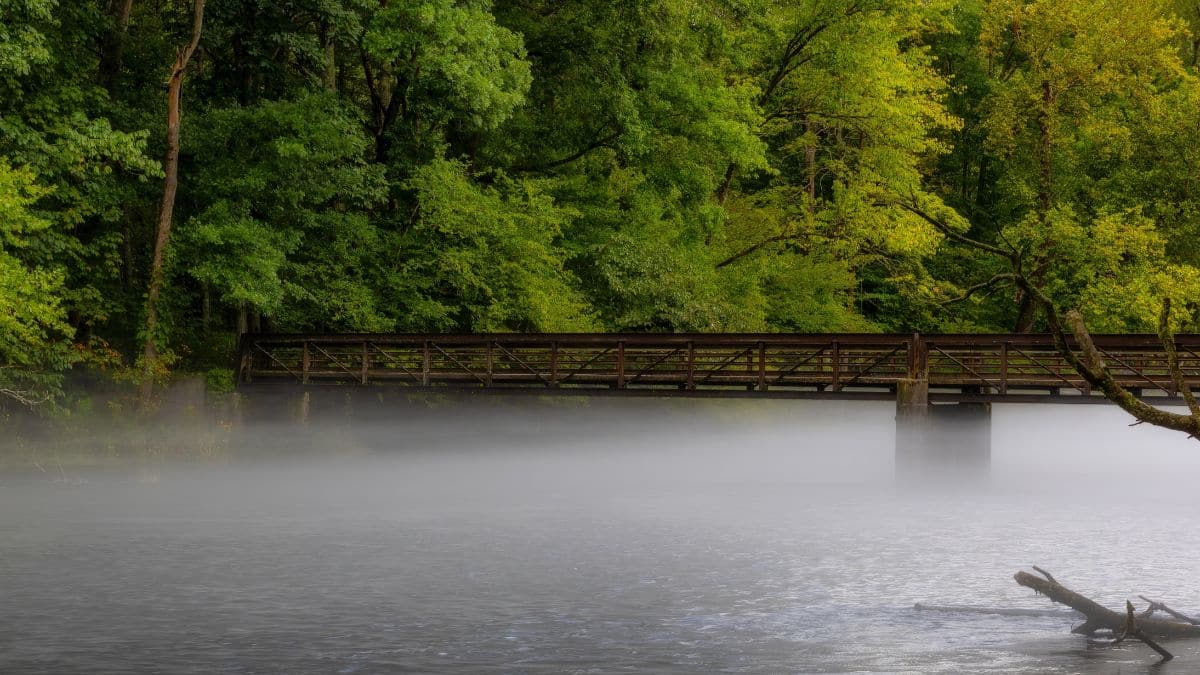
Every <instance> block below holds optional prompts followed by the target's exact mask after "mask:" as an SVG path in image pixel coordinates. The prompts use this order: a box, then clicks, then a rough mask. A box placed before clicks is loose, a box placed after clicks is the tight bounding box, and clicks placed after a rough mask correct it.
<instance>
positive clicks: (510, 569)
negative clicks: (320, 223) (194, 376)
mask: <svg viewBox="0 0 1200 675" xmlns="http://www.w3.org/2000/svg"><path fill="white" fill-rule="evenodd" d="M395 405H396V406H397V407H396V409H395V411H394V412H389V411H388V409H387V408H386V407H384V408H379V409H376V410H375V411H374V412H373V414H371V415H369V416H368V415H358V416H352V422H353V423H351V422H349V421H347V420H343V419H339V418H338V412H337V406H327V407H326V408H325V409H322V410H318V411H317V412H315V413H314V414H313V416H312V418H311V419H310V421H309V423H308V425H307V426H305V425H302V424H300V423H298V422H296V421H294V420H288V419H284V418H282V417H281V418H278V419H274V421H270V422H263V423H261V424H256V425H249V426H250V427H252V428H249V429H241V430H238V431H236V432H235V433H234V435H233V438H234V441H233V443H234V446H235V447H232V448H231V449H230V450H229V452H228V454H227V456H223V457H222V458H221V459H219V460H215V461H210V462H207V463H202V464H198V463H195V462H191V463H178V464H177V463H169V462H157V463H153V464H151V465H150V466H149V469H147V465H146V464H145V462H143V463H141V464H140V465H139V466H138V467H136V468H132V467H131V468H110V469H105V470H103V471H82V470H72V469H69V468H67V469H64V470H63V471H62V472H61V473H56V472H55V471H51V472H50V473H49V474H42V473H40V472H30V473H21V474H8V475H3V474H0V602H2V603H3V604H2V605H0V606H2V607H3V609H0V673H128V672H135V673H154V672H195V673H217V672H221V673H427V672H428V673H457V672H469V673H477V672H479V673H526V672H532V673H558V672H578V673H593V672H595V673H608V672H681V673H692V672H696V673H707V672H747V673H776V672H801V673H809V672H813V673H815V672H917V673H935V672H939V673H974V672H978V673H999V672H1028V673H1045V672H1054V673H1076V672H1079V673H1084V672H1086V673H1092V672H1095V673H1118V672H1119V673H1138V672H1167V673H1194V672H1200V641H1197V642H1187V641H1176V642H1171V643H1169V644H1168V648H1170V649H1171V650H1172V651H1173V652H1175V653H1176V655H1177V657H1178V658H1177V659H1176V660H1175V661H1173V662H1170V663H1168V664H1166V665H1165V666H1163V667H1161V668H1155V667H1152V664H1153V663H1154V661H1155V659H1154V655H1153V654H1152V653H1151V652H1150V651H1149V650H1148V649H1147V648H1146V647H1144V646H1142V645H1141V644H1138V643H1128V644H1123V645H1120V646H1118V647H1101V646H1096V645H1091V644H1089V643H1088V642H1087V641H1086V640H1085V639H1084V638H1082V637H1080V636H1077V635H1072V634H1070V628H1071V626H1072V625H1074V624H1077V623H1079V620H1078V619H1077V618H1076V617H1075V616H1074V615H1073V614H1072V613H1071V612H1070V611H1069V610H1065V609H1064V610H1062V611H1059V612H1057V613H1050V614H1048V615H1046V616H1032V617H1030V616H1020V617H1014V616H997V615H982V614H959V613H946V612H936V611H920V610H917V609H915V608H914V604H915V603H926V604H932V605H974V606H980V607H1003V608H1038V609H1052V608H1053V606H1052V605H1051V604H1050V603H1049V602H1048V601H1047V600H1045V599H1044V598H1039V597H1035V596H1034V594H1033V593H1032V591H1029V590H1028V589H1025V588H1021V587H1019V586H1017V585H1016V584H1015V583H1014V582H1013V580H1012V575H1013V574H1014V573H1015V572H1016V571H1018V570H1020V569H1028V568H1029V566H1030V565H1039V566H1041V567H1043V568H1045V569H1048V570H1050V571H1051V572H1053V573H1054V574H1055V576H1056V577H1057V578H1058V579H1059V581H1061V582H1062V583H1063V584H1065V585H1067V586H1068V587H1071V588H1073V589H1074V590H1077V591H1079V592H1082V593H1085V594H1087V595H1089V596H1091V597H1093V598H1095V599H1097V600H1099V601H1101V602H1103V603H1104V604H1106V605H1108V606H1110V607H1114V608H1119V607H1120V606H1121V605H1123V603H1124V600H1125V599H1126V598H1130V599H1135V600H1136V598H1137V595H1138V594H1144V595H1146V596H1148V597H1152V598H1155V599H1160V600H1163V601H1165V602H1167V604H1169V605H1171V606H1172V607H1174V608H1176V609H1179V610H1181V611H1184V612H1189V613H1200V586H1198V584H1197V583H1196V579H1197V578H1200V574H1198V572H1200V528H1197V527H1196V524H1197V522H1200V500H1198V499H1197V498H1196V494H1197V491H1196V485H1197V478H1198V477H1200V443H1196V442H1195V441H1188V440H1186V439H1184V438H1183V437H1182V436H1181V435H1179V434H1174V433H1169V432H1165V431H1160V430H1156V429H1151V428H1148V427H1146V426H1140V427H1137V428H1129V427H1128V426H1127V425H1128V422H1129V420H1128V419H1127V418H1126V416H1125V415H1124V414H1123V413H1121V412H1120V411H1118V410H1116V409H1115V408H1110V407H1104V406H1058V405H1035V406H1016V405H997V406H995V408H994V410H993V418H992V434H993V435H992V469H991V473H990V476H989V477H987V478H985V479H978V480H967V479H962V478H957V479H953V480H945V481H940V482H938V481H933V482H920V483H913V484H897V483H896V481H895V479H894V463H893V462H894V460H893V438H894V433H895V426H894V420H893V417H894V413H895V407H894V405H892V404H890V403H827V402H808V401H803V402H802V401H658V400H650V399H637V400H623V399H622V400H618V399H594V400H587V401H566V400H559V401H551V402H547V401H537V400H525V399H522V400H519V401H518V400H515V399H514V400H511V401H506V402H504V403H501V404H495V405H481V404H479V403H478V402H468V403H456V402H453V401H450V402H443V403H442V404H440V405H437V406H435V407H434V408H432V409H426V408H424V407H421V406H418V405H415V404H403V405H401V404H400V403H396V404H395ZM162 432H163V433H170V429H169V428H164V429H163V430H162ZM45 452H46V456H47V457H51V456H52V455H53V448H47V449H46V450H45ZM64 476H65V477H66V478H67V480H66V481H63V480H58V481H54V480H52V478H54V477H58V478H60V479H61V478H62V477H64ZM1060 609H1061V608H1060Z"/></svg>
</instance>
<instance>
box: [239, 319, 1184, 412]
mask: <svg viewBox="0 0 1200 675" xmlns="http://www.w3.org/2000/svg"><path fill="white" fill-rule="evenodd" d="M1095 341H1096V344H1097V346H1098V347H1099V348H1100V349H1101V350H1102V351H1103V352H1104V355H1105V357H1106V359H1107V360H1108V363H1109V366H1110V368H1111V369H1112V371H1113V373H1114V375H1115V376H1116V377H1117V379H1118V381H1120V382H1121V383H1122V384H1124V385H1125V386H1126V387H1129V388H1131V389H1133V390H1135V391H1139V392H1142V393H1143V394H1144V395H1148V396H1159V397H1175V396H1176V394H1177V392H1175V391H1174V387H1173V385H1172V383H1171V378H1170V376H1169V374H1168V372H1167V364H1166V354H1165V352H1164V350H1163V349H1162V346H1161V345H1160V344H1159V342H1158V339H1157V337H1155V336H1153V335H1101V336H1096V338H1095ZM1177 344H1178V351H1179V358H1180V363H1181V365H1182V367H1183V369H1184V372H1185V375H1186V377H1187V380H1188V382H1189V384H1191V385H1192V386H1195V387H1200V336H1198V335H1184V336H1179V338H1178V340H1177ZM921 377H924V378H927V379H928V381H929V385H930V391H931V399H933V400H934V401H1013V402H1018V401H1049V400H1055V401H1056V402H1077V403H1084V402H1099V401H1103V399H1102V398H1101V397H1100V396H1098V395H1097V394H1093V392H1091V391H1090V389H1089V387H1088V386H1087V384H1086V383H1085V382H1084V381H1083V380H1082V379H1081V378H1080V377H1079V375H1078V374H1077V373H1075V371H1074V370H1073V369H1072V368H1071V367H1070V366H1069V365H1068V364H1067V363H1066V361H1065V360H1064V359H1063V358H1062V356H1061V355H1059V354H1058V352H1057V351H1056V350H1055V349H1054V346H1053V343H1052V341H1051V339H1050V337H1049V336H1045V335H894V334H893V335H877V334H849V335H824V334H822V335H795V334H731V335H711V334H670V335H648V334H556V335H552V334H494V335H412V334H410V335H247V336H245V337H244V338H243V341H242V346H241V360H240V372H239V382H240V383H242V384H249V383H262V382H277V383H286V382H291V383H300V384H306V385H316V384H337V385H382V384H390V385H398V386H407V387H420V388H425V387H447V386H450V387H459V388H462V387H469V388H477V389H478V388H487V389H495V390H505V391H524V392H531V393H539V392H540V393H561V394H583V393H587V394H617V395H639V394H640V395H656V396H664V395H665V396H670V395H684V396H718V397H719V396H729V397H735V396H737V397H741V396H752V397H785V398H868V399H890V398H891V395H890V394H889V392H891V391H894V389H895V387H896V385H897V383H898V382H899V381H901V380H905V379H917V378H921ZM1164 400H1165V399H1164Z"/></svg>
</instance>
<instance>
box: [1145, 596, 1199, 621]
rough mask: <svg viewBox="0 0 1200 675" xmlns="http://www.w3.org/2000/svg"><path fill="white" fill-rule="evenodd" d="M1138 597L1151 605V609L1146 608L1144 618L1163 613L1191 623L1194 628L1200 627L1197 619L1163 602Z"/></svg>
mask: <svg viewBox="0 0 1200 675" xmlns="http://www.w3.org/2000/svg"><path fill="white" fill-rule="evenodd" d="M1138 597H1139V598H1141V599H1142V602H1145V603H1146V604H1147V605H1149V607H1147V608H1146V611H1145V613H1144V614H1143V616H1150V615H1151V614H1154V613H1155V612H1162V613H1164V614H1169V615H1170V616H1172V617H1175V618H1176V619H1178V620H1180V621H1183V622H1185V623H1190V624H1192V625H1193V626H1196V625H1200V621H1197V620H1196V619H1193V618H1192V617H1190V616H1188V615H1186V614H1183V613H1181V612H1176V611H1175V610H1173V609H1171V608H1170V607H1167V606H1166V605H1164V604H1163V603H1161V602H1157V601H1154V600H1151V599H1150V598H1147V597H1146V596H1144V595H1139V596H1138Z"/></svg>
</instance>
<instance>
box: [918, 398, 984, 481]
mask: <svg viewBox="0 0 1200 675" xmlns="http://www.w3.org/2000/svg"><path fill="white" fill-rule="evenodd" d="M991 461H992V404H990V403H951V404H943V405H934V404H932V403H930V402H929V382H928V381H927V380H924V379H908V380H902V381H901V382H900V384H899V385H898V386H897V387H896V476H897V478H899V479H901V480H919V479H922V478H937V477H939V476H948V477H956V478H985V477H986V476H987V475H988V471H989V469H990V468H991Z"/></svg>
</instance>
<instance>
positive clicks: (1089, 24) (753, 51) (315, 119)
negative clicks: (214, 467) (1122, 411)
mask: <svg viewBox="0 0 1200 675" xmlns="http://www.w3.org/2000/svg"><path fill="white" fill-rule="evenodd" d="M0 25H3V26H5V31H4V32H3V34H2V35H0V406H3V407H5V408H6V409H7V408H20V407H37V406H43V405H47V404H50V403H53V402H54V401H55V400H56V399H62V400H60V403H64V402H69V401H70V399H71V397H72V396H73V395H75V394H74V392H71V391H69V388H70V386H71V383H72V382H74V381H77V380H78V379H80V378H86V377H87V375H86V372H89V371H96V372H107V373H119V374H120V375H119V376H120V377H121V378H126V379H129V380H130V381H134V382H136V383H137V384H138V385H139V386H140V387H141V389H142V396H143V399H144V402H143V404H142V405H149V403H148V400H149V398H150V396H151V393H152V392H151V390H152V389H153V388H154V385H155V383H157V382H160V381H167V379H168V378H169V376H170V374H171V373H172V372H179V373H188V372H210V371H211V370H212V369H214V368H217V369H220V368H223V367H227V366H228V363H229V360H230V358H231V355H232V354H233V353H234V351H235V350H236V344H237V339H238V336H239V335H242V334H245V333H246V332H390V331H402V332H539V331H540V332H551V331H561V332H571V331H644V332H685V331H697V332H741V331H748V332H753V331H779V332H848V331H866V332H871V331H881V332H905V333H908V332H914V331H918V332H1012V331H1016V332H1027V331H1050V332H1058V331H1059V330H1065V329H1066V328H1069V329H1070V330H1071V331H1072V332H1073V333H1078V332H1079V331H1078V330H1077V328H1082V327H1084V326H1085V325H1086V330H1089V331H1091V332H1095V333H1101V332H1152V331H1156V330H1160V329H1161V331H1160V332H1164V334H1170V333H1171V332H1195V331H1197V330H1200V304H1198V303H1197V302H1196V301H1195V299H1196V298H1197V297H1200V246H1197V244H1196V242H1197V241H1200V185H1197V177H1196V172H1195V170H1194V167H1195V166H1196V165H1197V164H1200V134H1197V133H1196V121H1197V118H1198V114H1197V109H1198V106H1200V59H1198V58H1197V55H1198V54H1200V48H1198V45H1200V41H1198V39H1197V37H1196V36H1197V35H1198V34H1200V31H1198V30H1197V29H1198V28H1200V5H1197V3H1196V2H1195V0H1147V1H1145V2H1127V1H1121V0H933V1H929V0H856V1H854V2H845V1H843V0H801V1H799V2H796V1H793V0H786V1H785V0H753V1H751V2H736V3H732V2H726V1H725V0H659V1H656V2H640V1H639V2H634V1H632V0H620V1H617V2H609V1H604V2H601V1H598V0H578V1H576V2H570V3H547V2H543V1H541V0H537V1H533V2H525V1H523V0H522V1H516V0H416V1H413V2H404V3H384V4H379V3H370V2H361V1H360V0H332V1H331V2H322V3H316V4H313V3H305V2H298V1H294V0H287V1H285V2H276V3H257V4H255V3H251V4H249V5H239V6H238V7H237V8H236V11H235V9H234V8H232V6H229V5H228V4H227V3H223V2H216V0H211V1H210V2H208V3H206V2H204V0H191V1H190V2H183V3H174V4H171V5H170V6H169V7H159V6H157V5H153V4H149V3H144V2H140V1H139V0H121V1H115V2H107V3H104V2H63V1H60V0H16V1H15V2H7V3H0ZM80 45H85V46H87V47H89V48H80ZM1171 300H1173V301H1174V302H1170V301H1171ZM1164 308H1165V309H1164ZM1060 317H1061V318H1060ZM1160 318H1161V321H1160ZM1063 324H1069V326H1065V327H1064V325H1063ZM1095 365H1096V364H1092V363H1088V362H1083V363H1082V364H1081V368H1082V370H1081V372H1083V371H1096V372H1095V373H1094V374H1095V375H1096V377H1095V378H1094V379H1095V380H1096V381H1097V382H1101V381H1102V380H1103V377H1101V375H1102V373H1099V372H1098V370H1102V369H1097V368H1096V367H1095ZM64 394H65V398H63V397H64ZM1118 394H1119V392H1117V393H1114V394H1113V397H1114V400H1116V399H1117V398H1120V396H1119V395H1118ZM68 407H69V406H68ZM1197 415H1200V413H1197ZM1197 418H1198V419H1200V417H1197ZM1189 424H1190V423H1189ZM1177 426H1180V425H1177Z"/></svg>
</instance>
